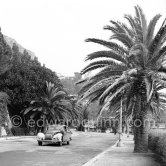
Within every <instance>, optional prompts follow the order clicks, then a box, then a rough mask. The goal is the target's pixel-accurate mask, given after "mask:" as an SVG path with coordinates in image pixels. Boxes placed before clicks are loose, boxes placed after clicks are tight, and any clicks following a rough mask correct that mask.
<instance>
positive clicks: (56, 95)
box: [24, 82, 75, 132]
mask: <svg viewBox="0 0 166 166" xmlns="http://www.w3.org/2000/svg"><path fill="white" fill-rule="evenodd" d="M24 114H25V115H28V117H30V118H32V119H33V118H34V117H37V118H39V117H40V118H43V121H44V125H43V127H44V128H43V131H44V132H45V131H46V128H47V122H46V121H48V122H49V121H51V120H53V121H54V123H56V120H62V119H64V120H69V119H70V118H72V117H74V116H75V113H74V111H73V107H72V104H71V102H70V101H69V100H68V96H67V93H66V92H65V91H63V90H62V89H60V88H58V87H55V86H54V84H52V83H51V82H49V83H48V82H46V87H45V89H43V94H42V96H41V97H40V99H39V100H32V101H31V104H30V106H29V108H27V109H25V110H24Z"/></svg>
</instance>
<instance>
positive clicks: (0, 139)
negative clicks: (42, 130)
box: [0, 136, 36, 141]
mask: <svg viewBox="0 0 166 166" xmlns="http://www.w3.org/2000/svg"><path fill="white" fill-rule="evenodd" d="M35 137H36V136H13V137H1V138H0V141H6V140H15V139H21V138H35Z"/></svg>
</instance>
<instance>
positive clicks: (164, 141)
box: [149, 129, 166, 165]
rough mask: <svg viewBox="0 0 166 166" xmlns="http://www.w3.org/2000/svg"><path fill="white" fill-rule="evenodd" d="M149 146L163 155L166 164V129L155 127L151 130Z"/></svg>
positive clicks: (162, 158)
mask: <svg viewBox="0 0 166 166" xmlns="http://www.w3.org/2000/svg"><path fill="white" fill-rule="evenodd" d="M149 148H150V149H151V150H153V151H154V152H155V153H157V154H159V155H160V156H161V160H162V161H163V165H165V164H166V131H165V130H163V129H153V130H151V131H150V133H149ZM164 163H165V164H164Z"/></svg>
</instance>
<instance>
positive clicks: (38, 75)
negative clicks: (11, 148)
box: [0, 39, 62, 115]
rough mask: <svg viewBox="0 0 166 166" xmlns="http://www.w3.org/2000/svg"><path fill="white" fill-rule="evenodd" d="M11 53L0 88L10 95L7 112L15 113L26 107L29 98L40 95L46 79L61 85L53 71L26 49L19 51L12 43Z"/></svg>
mask: <svg viewBox="0 0 166 166" xmlns="http://www.w3.org/2000/svg"><path fill="white" fill-rule="evenodd" d="M0 41H1V39H0ZM4 46H5V44H4V45H2V47H4ZM12 53H13V54H12V60H11V64H12V67H11V68H10V70H8V71H7V72H6V73H4V74H2V75H1V76H0V90H1V91H4V92H6V93H7V94H8V95H9V96H10V100H11V103H10V105H9V113H10V115H15V114H19V113H20V111H21V110H22V109H23V108H25V107H27V106H28V104H29V102H30V101H31V100H37V99H38V98H39V97H40V96H41V93H42V89H43V87H44V86H45V82H46V81H48V82H52V83H54V84H55V86H57V87H61V86H62V85H61V83H60V80H59V78H58V77H57V75H56V73H55V72H52V71H51V70H50V69H48V68H46V67H44V66H42V65H41V64H40V63H39V62H38V61H37V58H34V59H32V58H31V56H30V55H29V54H28V52H27V51H26V50H25V51H24V52H23V53H20V52H19V49H18V46H17V45H16V44H14V45H13V48H12Z"/></svg>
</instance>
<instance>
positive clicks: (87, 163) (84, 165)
mask: <svg viewBox="0 0 166 166" xmlns="http://www.w3.org/2000/svg"><path fill="white" fill-rule="evenodd" d="M117 143H118V141H116V142H115V144H114V145H112V146H110V147H109V148H107V149H106V150H104V151H103V152H101V153H99V154H98V155H97V156H95V157H94V158H92V159H90V160H89V161H88V162H86V163H85V164H83V165H82V166H91V165H92V164H94V163H95V162H96V161H97V160H98V159H99V158H101V157H102V156H103V155H104V154H105V153H107V152H108V151H109V150H110V149H111V148H113V147H116V146H117Z"/></svg>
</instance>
